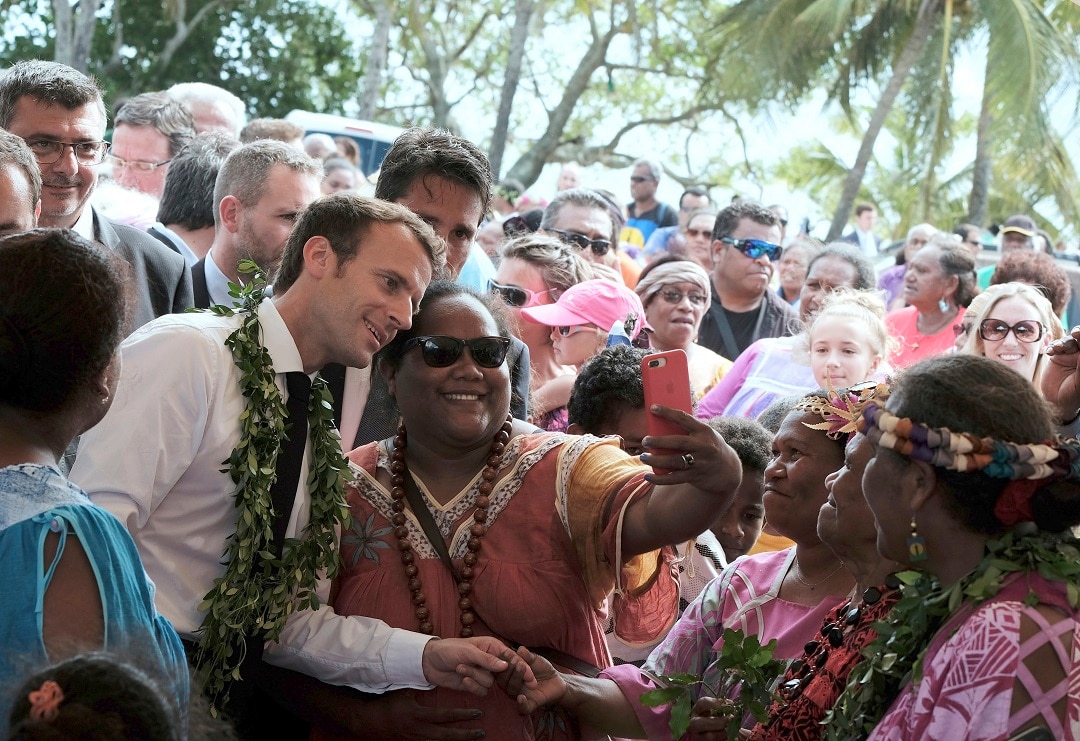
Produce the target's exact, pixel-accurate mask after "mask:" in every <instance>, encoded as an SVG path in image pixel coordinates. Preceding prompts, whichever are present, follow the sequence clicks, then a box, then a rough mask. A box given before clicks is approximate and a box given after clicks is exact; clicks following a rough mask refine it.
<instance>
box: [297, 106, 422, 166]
mask: <svg viewBox="0 0 1080 741" xmlns="http://www.w3.org/2000/svg"><path fill="white" fill-rule="evenodd" d="M285 120H286V121H288V122H290V123H294V124H296V125H297V126H300V127H301V128H303V129H304V135H305V136H306V135H307V134H329V135H330V136H347V137H349V138H350V139H352V140H353V141H355V142H356V145H357V146H358V147H360V169H361V170H363V171H364V175H365V176H370V175H371V174H372V173H374V172H376V171H378V169H379V166H380V165H381V164H382V161H383V157H385V156H386V150H388V149H390V145H391V144H393V143H394V140H395V139H397V138H398V135H399V134H401V132H403V131H404V130H405V129H403V128H401V127H400V126H387V125H386V124H380V123H375V122H373V121H361V120H360V119H357V118H346V117H345V116H333V115H331V114H329V113H311V112H309V111H290V112H289V114H288V115H287V116H285Z"/></svg>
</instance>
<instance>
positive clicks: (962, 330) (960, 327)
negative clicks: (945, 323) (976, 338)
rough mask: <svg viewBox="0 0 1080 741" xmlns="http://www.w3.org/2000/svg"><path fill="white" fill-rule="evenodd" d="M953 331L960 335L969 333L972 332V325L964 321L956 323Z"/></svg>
mask: <svg viewBox="0 0 1080 741" xmlns="http://www.w3.org/2000/svg"><path fill="white" fill-rule="evenodd" d="M952 331H953V334H954V335H956V336H957V337H959V336H960V335H962V334H967V333H968V332H970V331H971V325H970V324H964V323H961V324H954V325H952Z"/></svg>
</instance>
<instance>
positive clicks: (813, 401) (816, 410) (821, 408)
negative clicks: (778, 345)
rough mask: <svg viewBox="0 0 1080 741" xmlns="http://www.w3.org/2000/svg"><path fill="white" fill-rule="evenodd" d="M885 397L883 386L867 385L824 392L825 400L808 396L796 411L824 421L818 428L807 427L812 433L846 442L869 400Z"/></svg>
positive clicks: (830, 389)
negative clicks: (820, 433)
mask: <svg viewBox="0 0 1080 741" xmlns="http://www.w3.org/2000/svg"><path fill="white" fill-rule="evenodd" d="M880 396H888V389H887V387H886V386H885V385H884V384H878V383H877V382H875V381H867V382H866V383H861V384H858V385H856V386H852V387H851V388H847V389H836V390H834V389H833V388H832V387H831V386H830V387H829V388H827V389H826V395H825V396H817V395H814V394H811V395H809V396H805V397H803V398H802V399H801V400H800V401H799V403H798V404H796V405H795V407H794V408H795V409H796V410H798V411H800V412H810V413H811V414H816V415H818V416H819V417H821V418H822V420H824V421H823V422H819V423H817V424H808V423H805V422H804V423H803V424H806V426H807V427H809V428H810V429H811V430H824V431H825V436H826V437H828V438H829V439H830V440H839V439H841V438H842V437H843V438H849V437H851V436H852V435H853V434H855V432H856V430H857V425H858V422H859V417H860V416H861V415H862V410H863V407H865V406H866V404H867V403H869V402H870V401H871V400H872V399H876V398H878V397H880Z"/></svg>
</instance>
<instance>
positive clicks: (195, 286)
mask: <svg viewBox="0 0 1080 741" xmlns="http://www.w3.org/2000/svg"><path fill="white" fill-rule="evenodd" d="M191 290H192V292H193V293H194V294H195V306H197V307H198V308H200V309H209V308H210V289H209V288H207V287H206V258H205V257H204V258H203V259H201V260H199V261H198V262H197V263H195V264H194V265H192V266H191Z"/></svg>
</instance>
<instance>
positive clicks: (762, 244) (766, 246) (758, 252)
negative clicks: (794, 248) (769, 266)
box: [720, 237, 784, 262]
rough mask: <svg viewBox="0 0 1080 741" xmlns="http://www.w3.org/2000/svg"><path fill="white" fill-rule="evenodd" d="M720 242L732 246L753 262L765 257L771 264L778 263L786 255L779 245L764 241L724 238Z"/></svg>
mask: <svg viewBox="0 0 1080 741" xmlns="http://www.w3.org/2000/svg"><path fill="white" fill-rule="evenodd" d="M720 241H721V242H723V243H724V244H730V245H731V246H732V247H734V248H735V249H737V250H738V251H739V252H741V253H743V254H744V255H746V256H747V257H749V258H750V259H751V260H756V259H758V258H759V257H761V256H762V255H764V256H765V257H767V258H769V262H776V261H777V260H779V259H780V255H782V254H784V248H783V247H781V246H780V245H778V244H773V243H772V242H766V241H765V240H763V239H736V238H735V237H723V238H721V239H720Z"/></svg>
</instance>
